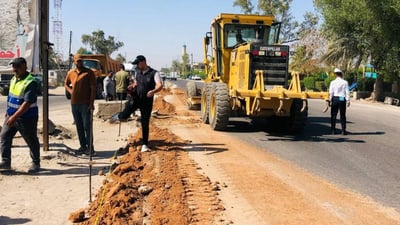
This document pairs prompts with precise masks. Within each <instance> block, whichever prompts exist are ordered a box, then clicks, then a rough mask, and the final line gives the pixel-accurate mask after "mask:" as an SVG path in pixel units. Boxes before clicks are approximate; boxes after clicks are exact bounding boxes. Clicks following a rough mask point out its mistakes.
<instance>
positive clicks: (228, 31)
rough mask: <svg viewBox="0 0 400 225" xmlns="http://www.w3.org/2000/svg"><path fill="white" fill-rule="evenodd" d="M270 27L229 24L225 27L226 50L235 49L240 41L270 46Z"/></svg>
mask: <svg viewBox="0 0 400 225" xmlns="http://www.w3.org/2000/svg"><path fill="white" fill-rule="evenodd" d="M269 33H270V27H269V26H266V25H238V24H227V25H225V27H224V37H225V41H224V43H225V46H224V47H225V48H234V47H236V46H237V44H238V39H241V41H242V42H253V41H257V42H262V43H265V44H270V41H269V37H270V34H269ZM272 42H273V41H272Z"/></svg>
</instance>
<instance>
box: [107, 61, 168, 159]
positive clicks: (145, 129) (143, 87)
mask: <svg viewBox="0 0 400 225" xmlns="http://www.w3.org/2000/svg"><path fill="white" fill-rule="evenodd" d="M132 64H134V65H136V79H135V81H134V82H133V83H132V84H131V85H129V87H128V90H129V91H130V93H131V94H130V95H131V99H130V100H129V101H128V103H127V104H126V107H125V109H124V110H123V111H122V112H120V113H117V114H115V115H113V116H112V117H111V118H110V123H114V122H116V121H118V120H126V119H127V118H129V116H130V115H131V114H132V113H133V112H134V111H136V109H140V116H141V120H140V121H141V125H142V140H143V145H142V149H141V151H142V152H147V151H150V148H149V147H148V144H149V123H150V116H151V110H152V109H153V99H154V94H155V93H157V92H159V91H161V89H162V88H163V84H162V81H161V77H160V73H159V72H158V71H156V70H154V69H153V68H151V67H150V66H148V65H147V62H146V58H145V57H144V56H143V55H138V56H137V57H136V59H135V61H133V62H132Z"/></svg>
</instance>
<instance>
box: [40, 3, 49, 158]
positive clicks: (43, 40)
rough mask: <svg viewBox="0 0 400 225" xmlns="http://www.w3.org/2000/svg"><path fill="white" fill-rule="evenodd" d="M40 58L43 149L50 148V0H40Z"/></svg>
mask: <svg viewBox="0 0 400 225" xmlns="http://www.w3.org/2000/svg"><path fill="white" fill-rule="evenodd" d="M39 20H40V21H39V34H40V36H39V49H40V52H39V58H40V64H41V65H42V68H43V151H48V150H49V67H48V65H49V64H48V62H49V50H50V49H49V48H50V46H51V45H52V44H51V43H50V42H49V0H39Z"/></svg>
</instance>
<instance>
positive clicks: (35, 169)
mask: <svg viewBox="0 0 400 225" xmlns="http://www.w3.org/2000/svg"><path fill="white" fill-rule="evenodd" d="M39 171H40V163H32V164H31V166H30V167H29V169H28V173H37V172H39Z"/></svg>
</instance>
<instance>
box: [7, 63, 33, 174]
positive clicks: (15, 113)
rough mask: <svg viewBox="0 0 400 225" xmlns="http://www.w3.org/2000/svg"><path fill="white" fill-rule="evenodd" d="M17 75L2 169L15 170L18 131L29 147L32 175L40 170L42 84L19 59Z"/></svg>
mask: <svg viewBox="0 0 400 225" xmlns="http://www.w3.org/2000/svg"><path fill="white" fill-rule="evenodd" d="M10 64H11V65H12V67H13V72H14V73H15V76H14V77H13V78H12V79H11V83H10V91H9V94H8V98H7V112H6V115H5V120H4V124H3V128H2V130H1V134H0V138H1V139H0V148H1V158H2V161H1V162H0V169H2V170H9V169H11V145H12V140H13V138H14V136H15V134H16V133H17V131H18V132H19V133H20V134H21V135H22V137H23V138H24V140H25V142H26V143H27V145H28V146H29V150H30V156H31V158H32V165H31V166H30V167H29V169H28V172H29V173H34V172H38V171H39V170H40V144H39V139H38V137H37V122H38V119H39V109H38V106H37V93H38V91H37V89H38V83H37V81H36V80H35V78H34V77H33V76H32V75H31V74H30V73H29V72H28V71H27V65H26V60H25V59H24V58H22V57H21V58H15V59H14V60H13V61H12V62H11V63H10Z"/></svg>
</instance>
